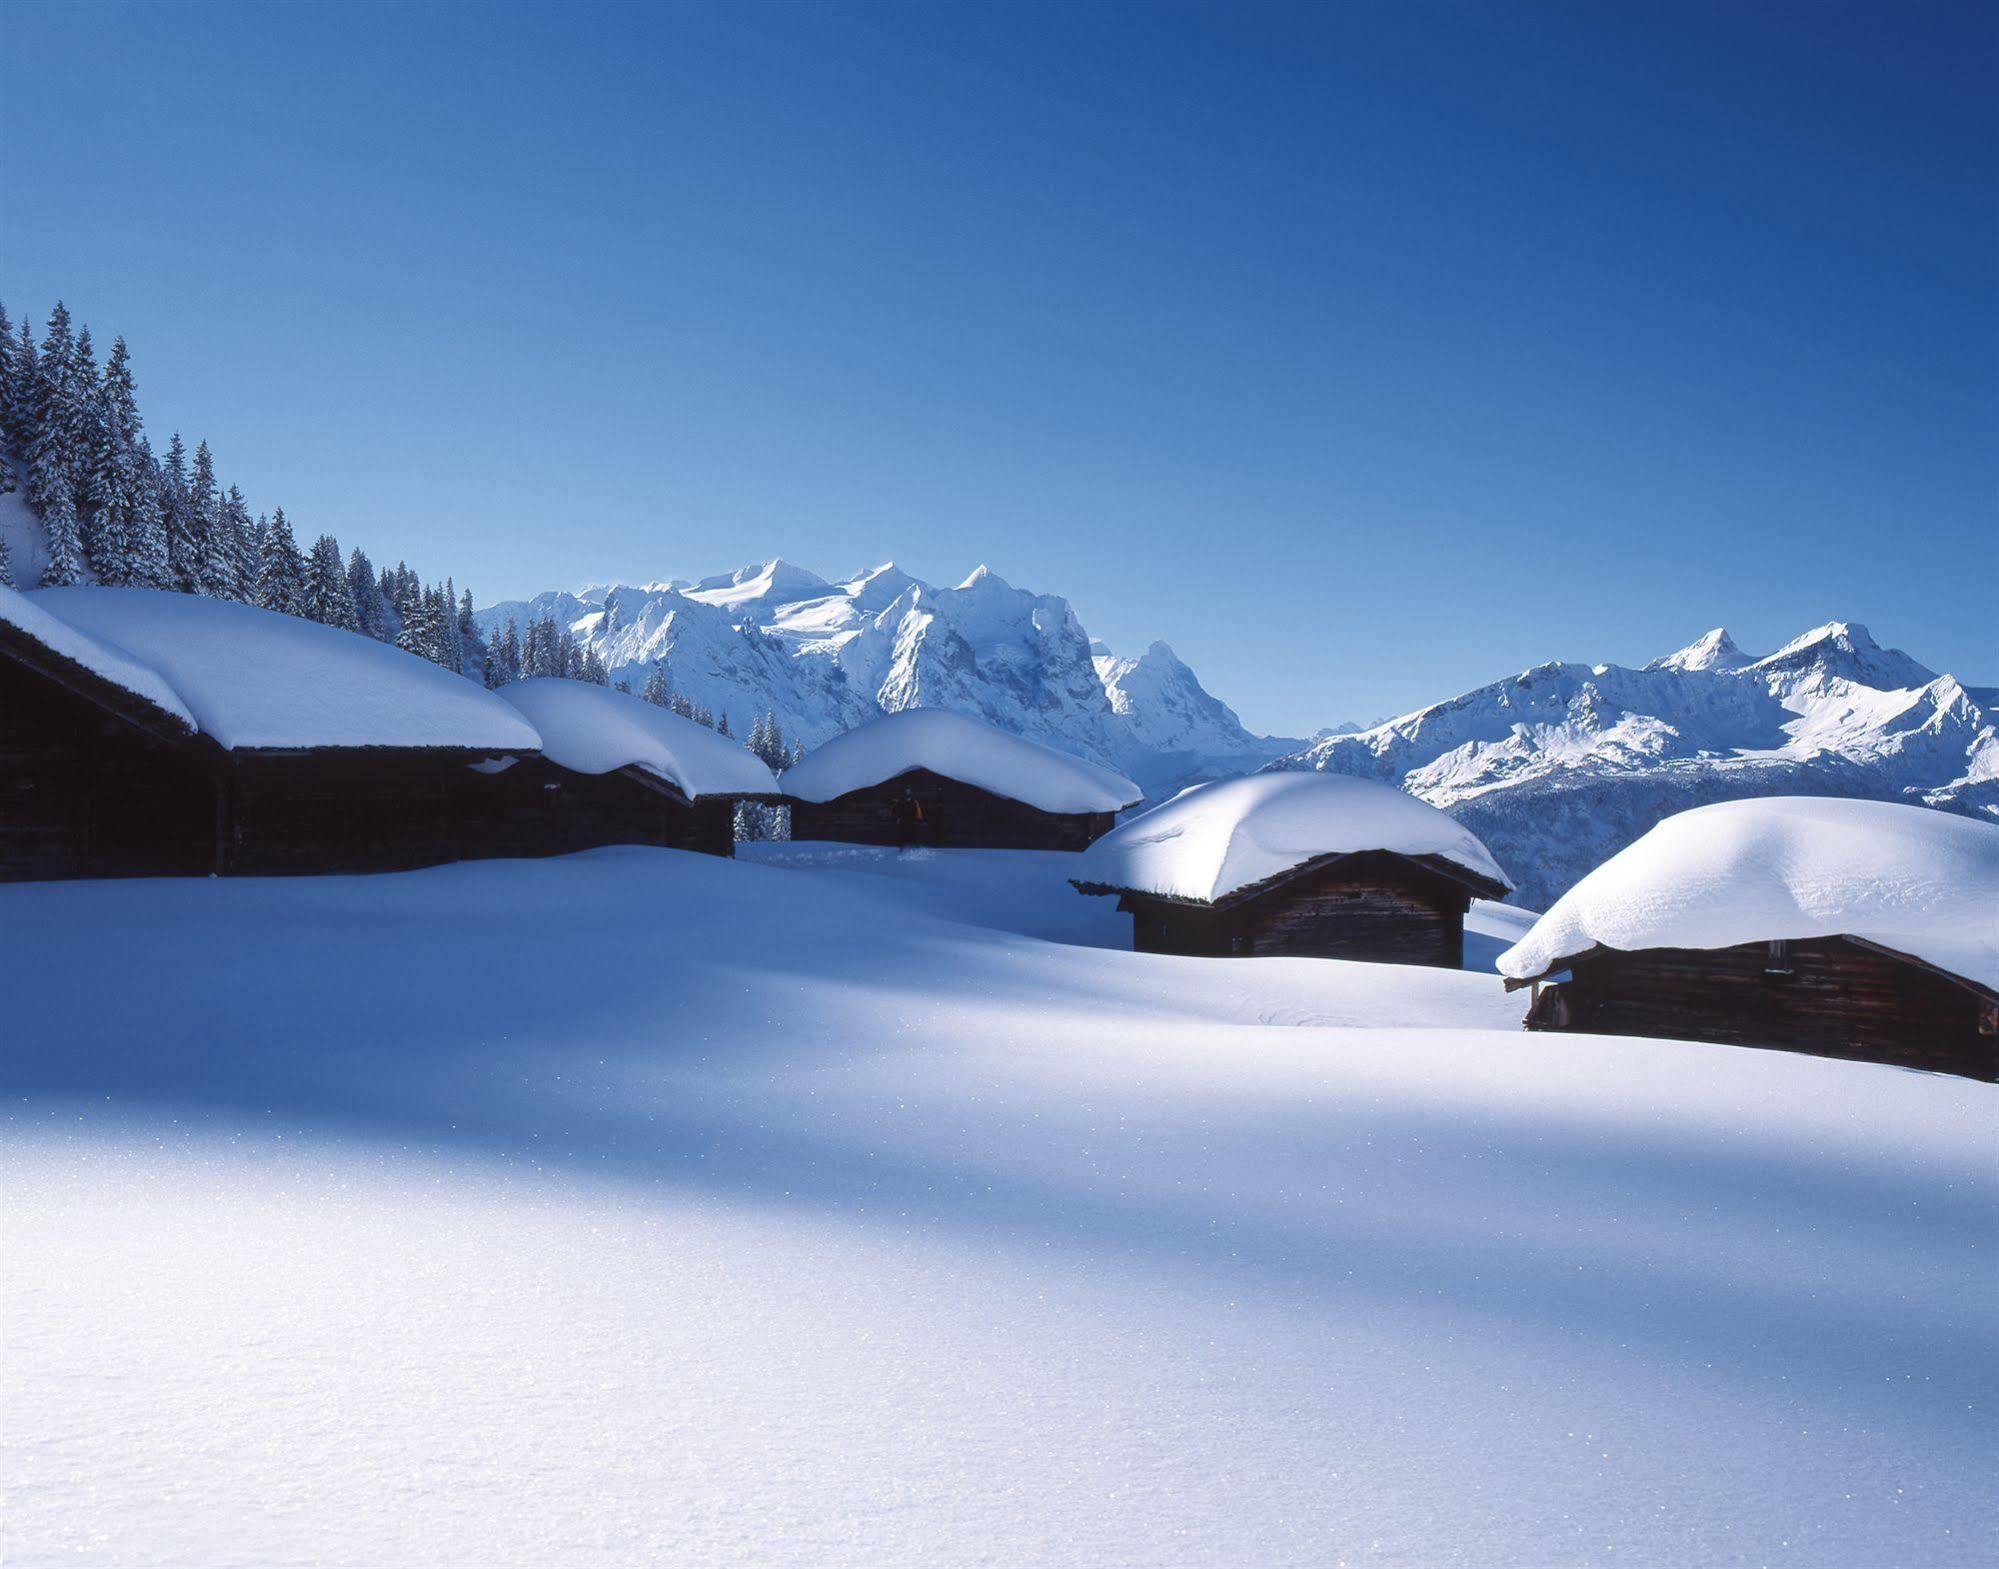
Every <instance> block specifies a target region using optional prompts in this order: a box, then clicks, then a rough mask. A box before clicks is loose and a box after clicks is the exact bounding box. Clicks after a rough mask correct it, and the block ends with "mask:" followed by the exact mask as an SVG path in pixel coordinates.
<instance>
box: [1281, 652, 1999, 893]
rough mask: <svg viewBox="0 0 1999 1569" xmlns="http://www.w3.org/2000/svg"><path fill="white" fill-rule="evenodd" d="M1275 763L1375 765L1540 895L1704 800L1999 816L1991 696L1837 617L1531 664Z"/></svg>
mask: <svg viewBox="0 0 1999 1569" xmlns="http://www.w3.org/2000/svg"><path fill="white" fill-rule="evenodd" d="M1270 766H1271V767H1272V768H1276V769H1319V770H1324V771H1327V772H1334V773H1342V774H1351V775H1356V776H1359V777H1362V778H1369V779H1380V780H1385V781H1388V782H1391V783H1395V784H1399V785H1401V786H1402V787H1403V788H1405V789H1407V790H1409V791H1411V792H1412V793H1414V794H1416V795H1419V796H1421V797H1422V798H1423V799H1424V800H1426V801H1429V802H1430V803H1431V804H1432V805H1435V806H1441V807H1443V808H1445V809H1446V810H1448V811H1449V812H1450V813H1451V814H1452V815H1453V816H1454V817H1456V818H1458V820H1459V821H1461V822H1462V823H1464V824H1465V825H1466V826H1467V827H1468V828H1470V829H1471V830H1472V831H1473V832H1474V833H1476V834H1477V835H1478V836H1479V837H1480V838H1481V839H1482V840H1484V841H1485V842H1486V844H1488V845H1489V846H1490V847H1491V848H1492V851H1493V853H1494V854H1495V855H1496V856H1498V857H1499V859H1500V861H1501V862H1502V864H1504V865H1505V866H1507V867H1508V868H1509V869H1511V870H1512V871H1513V873H1514V875H1515V877H1516V879H1517V880H1518V881H1519V883H1520V887H1519V890H1518V892H1517V894H1516V896H1515V897H1516V898H1518V899H1519V900H1520V901H1521V902H1522V903H1524V904H1526V905H1528V906H1530V907H1533V908H1537V909H1538V908H1546V907H1547V905H1548V904H1550V903H1552V902H1553V901H1554V900H1555V899H1556V898H1557V897H1559V896H1560V894H1561V893H1562V892H1564V891H1565V890H1566V889H1567V888H1568V887H1570V886H1571V885H1572V884H1573V883H1575V882H1576V881H1577V880H1578V879H1579V878H1581V877H1582V876H1583V874H1584V873H1586V872H1588V871H1589V870H1590V868H1591V867H1593V866H1596V865H1598V864H1599V863H1601V862H1603V861H1605V860H1607V859H1608V858H1609V857H1610V856H1611V855H1613V854H1615V853H1616V852H1617V851H1619V850H1621V849H1623V848H1624V847H1625V846H1626V845H1628V844H1630V843H1631V842H1632V841H1634V840H1635V839H1637V838H1638V837H1639V836H1640V835H1641V834H1643V833H1644V832H1645V831H1646V830H1647V829H1649V828H1651V827H1652V826H1653V824H1655V823H1657V822H1659V821H1660V820H1661V819H1663V818H1665V817H1668V816H1670V815H1672V814H1673V813H1675V812H1680V811H1684V810H1686V809H1688V808H1689V807H1694V806H1701V805H1706V804H1708V803H1710V802H1715V801H1725V800H1735V799H1742V798H1748V797H1758V796H1769V795H1816V796H1846V797H1856V798H1867V799H1874V800H1887V801H1909V802H1913V803H1916V804H1921V805H1928V806H1933V807H1940V808H1944V809H1947V810H1954V811H1958V812H1962V813H1965V814H1967V815H1973V816H1981V817H1987V818H1999V738H1995V730H1994V721H1993V716H1992V714H1991V713H1990V711H1989V710H1988V709H1987V707H1986V706H1985V704H1984V703H1981V702H1980V701H1979V700H1978V698H1977V697H1975V696H1974V695H1973V693H1972V692H1971V691H1969V690H1967V688H1965V687H1964V686H1963V685H1962V684H1961V683H1960V682H1958V681H1957V680H1956V679H1955V678H1954V677H1951V676H1948V675H1939V674H1938V673H1937V672H1935V671H1933V670H1930V669H1928V668H1926V667H1925V666H1923V665H1922V664H1920V663H1919V662H1917V661H1916V660H1915V659H1913V658H1911V657H1910V656H1909V655H1907V654H1905V653H1903V652H1902V651H1901V650H1899V649H1890V648H1883V647H1882V646H1881V645H1880V644H1879V643H1877V642H1876V641H1875V640H1874V638H1873V637H1872V636H1871V635H1870V634H1869V633H1868V631H1867V628H1866V627H1864V626H1861V625H1859V624H1858V623H1854V622H1842V621H1835V622H1829V623H1827V624H1826V625H1825V626H1822V627H1817V628H1814V629H1813V630H1812V631H1810V632H1807V633H1805V634H1804V635H1802V636H1801V637H1797V638H1794V639H1793V640H1792V641H1791V642H1789V643H1786V644H1785V645H1784V646H1783V647H1782V648H1780V649H1778V650H1777V651H1776V652H1775V653H1773V654H1769V655H1766V656H1764V657H1762V658H1760V659H1759V658H1755V657H1753V656H1750V655H1747V654H1744V653H1743V652H1742V651H1741V650H1740V649H1738V648H1737V647H1736V646H1735V644H1734V642H1733V640H1732V639H1730V638H1729V636H1728V634H1727V632H1726V631H1724V630H1722V629H1720V628H1716V629H1715V630H1714V631H1711V632H1709V633H1707V634H1706V635H1704V636H1703V637H1701V638H1699V639H1697V640H1696V641H1695V642H1693V643H1691V644H1689V645H1688V646H1687V647H1686V648H1683V649H1680V650H1678V651H1677V652H1675V653H1673V654H1669V655H1667V656H1665V657H1664V658H1661V659H1657V660H1654V661H1653V662H1652V663H1651V664H1649V665H1647V666H1646V667H1645V668H1643V669H1642V670H1633V669H1629V668H1626V667H1624V666H1620V665H1580V664H1560V663H1554V664H1546V665H1537V666H1535V667H1534V668H1533V669H1531V670H1526V671H1523V672H1521V673H1520V674H1519V675H1517V676H1513V677H1510V678H1508V679H1506V680H1503V681H1495V682H1492V683H1490V684H1489V685H1487V686H1483V687H1479V688H1478V689H1476V690H1475V691H1472V692H1467V693H1465V694H1464V695H1463V696H1460V697H1456V698H1453V699H1451V700H1450V701H1448V702H1444V703H1437V704H1433V705H1432V706H1430V707H1428V708H1424V709H1419V710H1417V711H1416V712H1414V713H1410V714H1405V715H1402V716H1401V717H1400V718H1396V719H1391V720H1388V721H1386V722H1384V723H1382V724H1379V725H1376V726H1374V727H1373V728H1372V729H1369V730H1364V731H1361V732H1359V733H1357V734H1348V735H1333V736H1327V737H1324V738H1322V739H1320V740H1317V741H1315V742H1314V743H1313V744H1312V745H1311V746H1309V747H1306V748H1304V749H1302V750H1300V751H1298V752H1295V753H1293V754H1291V755H1289V756H1286V757H1284V758H1281V759H1279V760H1277V761H1276V762H1274V763H1273V764H1271V765H1270Z"/></svg>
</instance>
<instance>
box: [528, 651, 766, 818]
mask: <svg viewBox="0 0 1999 1569" xmlns="http://www.w3.org/2000/svg"><path fill="white" fill-rule="evenodd" d="M499 695H500V696H501V697H503V698H504V699H506V700H507V702H508V703H510V704H511V705H512V706H513V707H514V708H516V709H517V710H518V711H519V712H520V713H521V714H522V716H523V717H525V718H526V719H527V720H528V721H529V722H530V723H531V724H533V725H534V727H535V729H536V731H537V732H538V733H539V734H540V736H541V738H542V750H541V753H540V755H539V756H538V757H531V758H523V759H522V760H521V761H520V762H518V763H516V764H515V765H514V766H513V767H511V768H508V769H506V770H505V771H504V772H503V773H501V774H499V775H498V777H497V778H496V780H495V785H496V786H497V790H498V793H499V795H500V796H501V797H502V798H503V799H505V800H507V801H509V802H513V803H517V805H518V806H519V807H520V808H521V809H523V810H525V809H528V808H529V807H531V806H532V805H534V804H536V803H538V804H539V805H540V807H541V809H542V812H543V814H544V820H543V823H542V828H541V832H542V834H543V836H544V839H545V841H546V844H547V848H546V849H544V850H542V851H539V852H536V853H541V854H561V853H564V852H566V851H571V850H587V849H593V848H595V847H596V846H599V845H607V844H650V845H659V846H662V847H664V848H667V849H673V850H697V851H701V852H703V853H704V854H708V855H734V854H735V844H736V838H735V819H736V807H737V805H738V803H740V802H744V801H758V802H772V803H774V802H776V801H778V800H779V799H780V797H779V794H778V787H777V780H776V778H775V777H774V776H773V775H772V774H771V771H770V770H769V769H768V768H766V767H765V766H764V765H763V763H762V762H761V761H759V760H758V759H757V757H756V756H755V755H754V754H753V753H751V752H750V750H749V749H748V748H747V747H745V746H743V745H742V744H740V743H739V742H736V741H732V740H730V739H729V738H728V737H727V736H721V735H717V734H716V733H715V732H714V731H713V730H710V729H709V728H708V727H707V726H706V725H700V724H696V723H695V722H694V721H693V720H691V719H685V718H682V717H681V716H680V715H679V714H675V713H672V712H670V711H669V710H667V709H664V708H660V707H658V706H656V705H655V704H652V703H648V702H646V701H644V700H643V699H642V698H638V697H634V696H633V695H632V694H631V693H629V692H618V691H614V690H612V689H611V688H609V687H600V686H595V685H592V684H590V683H588V682H584V681H571V680H563V679H558V678H553V677H543V678H536V679H533V680H528V681H516V682H514V683H512V684H511V685H508V686H504V687H502V688H500V693H499Z"/></svg>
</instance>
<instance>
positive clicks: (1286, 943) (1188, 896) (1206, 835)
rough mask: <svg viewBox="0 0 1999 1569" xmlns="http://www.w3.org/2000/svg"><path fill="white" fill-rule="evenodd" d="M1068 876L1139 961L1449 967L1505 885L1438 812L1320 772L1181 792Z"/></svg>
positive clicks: (1484, 854)
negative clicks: (1110, 903) (1125, 916)
mask: <svg viewBox="0 0 1999 1569" xmlns="http://www.w3.org/2000/svg"><path fill="white" fill-rule="evenodd" d="M1071 881H1072V882H1073V884H1074V885H1075V887H1076V888H1077V889H1078V890H1079V891H1080V892H1082V893H1085V894H1092V895H1107V896H1112V897H1115V898H1116V899H1117V901H1118V908H1119V909H1120V910H1123V911H1126V912H1127V913H1129V914H1130V916H1131V918H1132V946H1133V947H1134V948H1135V949H1136V950H1137V951H1139V952H1140V953H1174V954H1185V955H1189V956H1193V957H1198V958H1253V957H1275V956H1289V957H1309V958H1323V959H1362V960H1368V961H1371V962H1376V963H1383V964H1417V965H1431V966H1436V967H1441V968H1451V969H1455V968H1457V967H1458V966H1459V965H1460V964H1461V963H1462V962H1463V955H1464V922H1465V913H1466V911H1467V910H1468V909H1469V908H1470V905H1471V901H1472V900H1473V899H1474V898H1483V899H1497V898H1500V897H1503V896H1504V895H1505V894H1506V893H1507V892H1508V891H1510V889H1511V887H1512V885H1511V884H1510V883H1509V882H1508V881H1507V879H1506V875H1505V873H1503V872H1502V871H1501V870H1500V869H1499V866H1498V864H1497V863H1496V862H1494V860H1493V859H1492V856H1491V854H1490V853H1489V852H1488V851H1487V850H1486V848H1485V846H1484V845H1483V844H1481V843H1480V842H1479V840H1478V839H1477V837H1476V836H1474V835H1473V834H1472V833H1471V832H1470V831H1469V830H1468V829H1465V828H1463V827H1462V826H1460V825H1459V824H1458V823H1457V822H1455V821H1453V820H1452V819H1451V818H1450V817H1448V816H1447V815H1445V814H1444V813H1443V812H1440V811H1438V810H1437V809H1436V808H1435V807H1433V806H1430V805H1429V804H1427V803H1426V802H1423V801H1419V800H1417V799H1416V798H1415V797H1414V796H1411V795H1408V794H1405V793H1404V792H1403V791H1400V790H1397V789H1395V788H1394V787H1393V786H1390V785H1386V784H1379V783H1376V782H1374V781H1371V780H1362V779H1349V778H1345V777H1343V776H1340V775H1336V774H1319V773H1276V774H1258V775H1253V776H1252V777H1250V778H1247V779H1231V780H1225V781H1222V782H1219V783H1216V784H1208V785H1201V786H1199V787H1197V788H1195V789H1192V790H1188V791H1186V792H1184V793H1183V794H1181V795H1178V796H1176V797H1174V798H1173V799H1172V800H1171V801H1168V802H1166V803H1165V804H1164V805H1162V806H1159V807H1156V808H1154V809H1153V810H1152V811H1150V812H1147V813H1144V814H1143V815H1141V816H1139V817H1135V818H1133V819H1132V820H1131V821H1129V822H1127V823H1125V824H1123V825H1121V826H1120V827H1119V828H1117V829H1116V830H1115V831H1114V832H1112V833H1110V834H1108V835H1107V836H1105V837H1104V838H1103V839H1101V840H1099V841H1098V842H1097V843H1096V844H1095V845H1094V846H1092V847H1091V849H1090V850H1089V851H1088V852H1087V853H1086V854H1085V855H1084V856H1083V858H1082V860H1081V862H1080V863H1079V865H1078V868H1077V873H1076V876H1075V877H1074V878H1073V879H1071Z"/></svg>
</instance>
